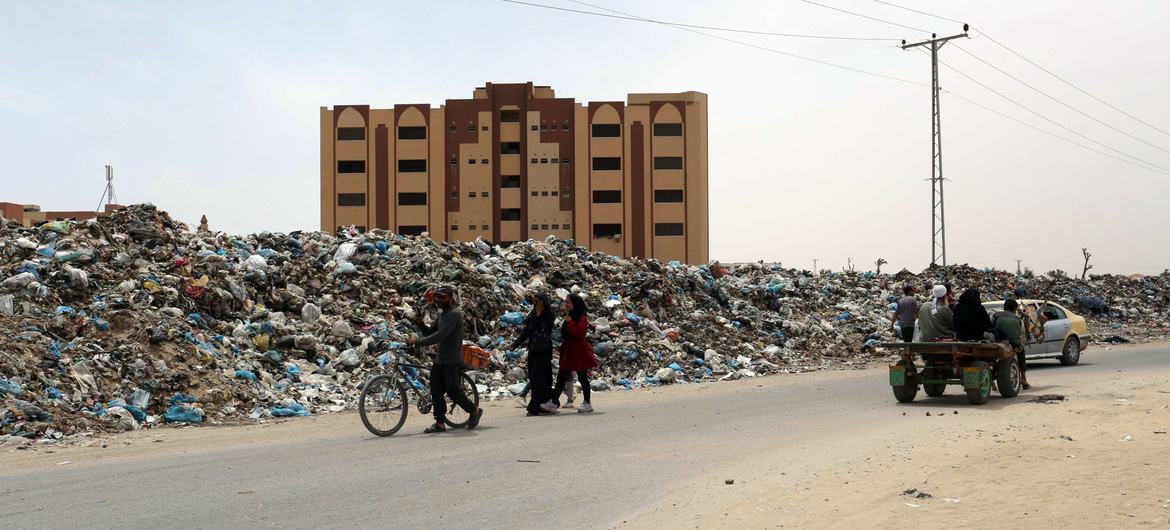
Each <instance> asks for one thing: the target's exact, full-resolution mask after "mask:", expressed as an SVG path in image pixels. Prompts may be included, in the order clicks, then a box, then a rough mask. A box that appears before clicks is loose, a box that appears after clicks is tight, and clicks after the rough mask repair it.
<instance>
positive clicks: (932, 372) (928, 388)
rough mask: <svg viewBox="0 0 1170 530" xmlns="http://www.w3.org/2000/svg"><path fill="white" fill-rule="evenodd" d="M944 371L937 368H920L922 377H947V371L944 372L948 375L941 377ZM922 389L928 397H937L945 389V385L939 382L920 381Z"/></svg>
mask: <svg viewBox="0 0 1170 530" xmlns="http://www.w3.org/2000/svg"><path fill="white" fill-rule="evenodd" d="M943 375H944V372H943V370H942V369H939V368H924V369H923V370H922V378H923V379H949V373H948V374H945V375H947V376H948V377H943ZM922 390H924V391H925V392H926V395H928V396H930V397H939V396H941V395H943V393H944V392H946V391H947V385H946V384H941V383H922Z"/></svg>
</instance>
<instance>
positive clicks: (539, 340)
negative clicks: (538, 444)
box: [511, 293, 555, 416]
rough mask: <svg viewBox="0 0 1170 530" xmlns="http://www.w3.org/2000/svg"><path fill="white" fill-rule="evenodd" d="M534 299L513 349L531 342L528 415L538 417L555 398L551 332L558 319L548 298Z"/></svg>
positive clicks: (529, 352)
mask: <svg viewBox="0 0 1170 530" xmlns="http://www.w3.org/2000/svg"><path fill="white" fill-rule="evenodd" d="M531 299H532V311H531V312H530V313H528V318H527V319H525V320H524V330H523V331H521V332H520V336H519V337H516V341H515V342H513V343H512V348H511V349H513V350H515V349H516V348H519V347H520V345H521V344H524V343H525V342H527V343H528V384H529V385H531V389H530V391H531V392H532V398H531V399H529V400H528V415H529V416H536V415H537V414H540V413H541V410H540V405H541V403H544V402H545V401H546V400H547V399H548V398H549V396H550V395H552V349H553V347H552V332H553V324H554V323H555V317H554V316H553V313H552V304H550V303H549V299H548V296H547V295H545V294H543V293H538V294H534V295H532V297H531Z"/></svg>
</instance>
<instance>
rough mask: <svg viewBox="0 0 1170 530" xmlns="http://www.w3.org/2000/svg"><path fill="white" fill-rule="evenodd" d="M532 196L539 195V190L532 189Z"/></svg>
mask: <svg viewBox="0 0 1170 530" xmlns="http://www.w3.org/2000/svg"><path fill="white" fill-rule="evenodd" d="M532 196H533V197H539V196H540V192H539V191H534V192H532Z"/></svg>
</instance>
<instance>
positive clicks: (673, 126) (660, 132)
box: [654, 123, 682, 136]
mask: <svg viewBox="0 0 1170 530" xmlns="http://www.w3.org/2000/svg"><path fill="white" fill-rule="evenodd" d="M654 136H682V124H681V123H655V124H654Z"/></svg>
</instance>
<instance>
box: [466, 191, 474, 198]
mask: <svg viewBox="0 0 1170 530" xmlns="http://www.w3.org/2000/svg"><path fill="white" fill-rule="evenodd" d="M467 198H468V199H474V198H475V192H474V191H469V192H467Z"/></svg>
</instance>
